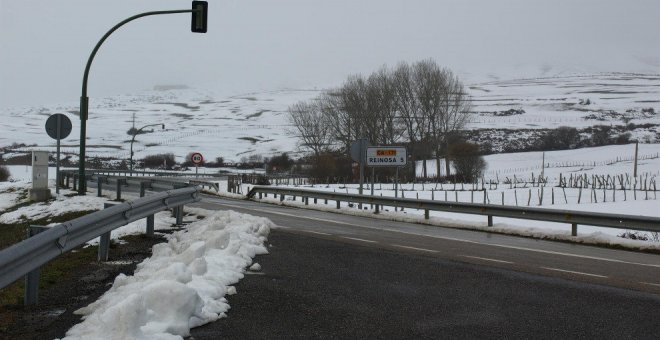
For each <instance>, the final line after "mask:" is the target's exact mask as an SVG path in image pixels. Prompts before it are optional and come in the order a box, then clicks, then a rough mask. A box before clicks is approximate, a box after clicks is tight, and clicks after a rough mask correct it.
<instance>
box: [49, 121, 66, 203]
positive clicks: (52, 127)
mask: <svg viewBox="0 0 660 340" xmlns="http://www.w3.org/2000/svg"><path fill="white" fill-rule="evenodd" d="M46 133H47V134H48V135H49V136H50V137H51V138H53V139H56V140H57V163H56V167H55V193H56V194H59V193H60V140H61V139H64V138H66V137H68V136H69V134H70V133H71V120H70V119H69V117H67V116H65V115H63V114H61V113H56V114H54V115H51V116H50V117H48V119H47V120H46Z"/></svg>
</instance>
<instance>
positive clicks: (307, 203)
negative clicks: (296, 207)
mask: <svg viewBox="0 0 660 340" xmlns="http://www.w3.org/2000/svg"><path fill="white" fill-rule="evenodd" d="M305 205H309V197H307V196H305Z"/></svg>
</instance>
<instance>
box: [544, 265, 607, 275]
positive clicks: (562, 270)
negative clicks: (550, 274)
mask: <svg viewBox="0 0 660 340" xmlns="http://www.w3.org/2000/svg"><path fill="white" fill-rule="evenodd" d="M541 268H542V269H547V270H554V271H557V272H564V273H571V274H578V275H587V276H593V277H600V278H607V276H604V275H598V274H590V273H583V272H576V271H572V270H565V269H559V268H550V267H541Z"/></svg>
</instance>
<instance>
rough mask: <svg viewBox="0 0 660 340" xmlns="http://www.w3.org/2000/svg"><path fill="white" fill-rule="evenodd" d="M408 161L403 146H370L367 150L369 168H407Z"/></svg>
mask: <svg viewBox="0 0 660 340" xmlns="http://www.w3.org/2000/svg"><path fill="white" fill-rule="evenodd" d="M407 161H408V155H407V153H406V148H405V147H403V146H370V147H368V148H367V166H405V165H406V163H407Z"/></svg>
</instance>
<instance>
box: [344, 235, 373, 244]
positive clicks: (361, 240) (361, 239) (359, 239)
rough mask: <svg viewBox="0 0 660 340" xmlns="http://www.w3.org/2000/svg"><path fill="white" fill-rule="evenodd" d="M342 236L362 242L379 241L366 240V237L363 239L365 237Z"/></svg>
mask: <svg viewBox="0 0 660 340" xmlns="http://www.w3.org/2000/svg"><path fill="white" fill-rule="evenodd" d="M341 238H345V239H349V240H354V241H360V242H367V243H378V242H377V241H372V240H365V239H363V238H357V237H348V236H341Z"/></svg>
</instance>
